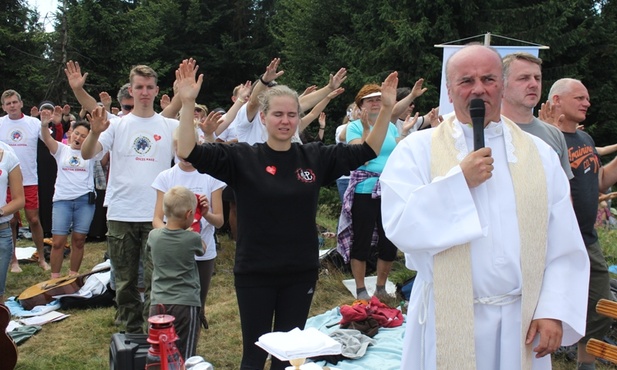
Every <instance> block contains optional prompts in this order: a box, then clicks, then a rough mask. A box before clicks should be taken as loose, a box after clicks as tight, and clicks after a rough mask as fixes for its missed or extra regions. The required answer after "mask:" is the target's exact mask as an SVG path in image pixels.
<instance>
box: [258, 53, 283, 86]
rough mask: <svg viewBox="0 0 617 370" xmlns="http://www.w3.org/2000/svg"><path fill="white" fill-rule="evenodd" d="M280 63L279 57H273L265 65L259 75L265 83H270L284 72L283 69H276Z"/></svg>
mask: <svg viewBox="0 0 617 370" xmlns="http://www.w3.org/2000/svg"><path fill="white" fill-rule="evenodd" d="M280 64H281V58H274V59H272V61H270V64H268V66H267V67H266V72H265V73H264V74H263V76H261V79H262V80H263V82H265V83H270V82H272V81H274V80H276V79H277V78H279V77H280V76H282V75H283V73H285V71H277V69H278V68H279V65H280Z"/></svg>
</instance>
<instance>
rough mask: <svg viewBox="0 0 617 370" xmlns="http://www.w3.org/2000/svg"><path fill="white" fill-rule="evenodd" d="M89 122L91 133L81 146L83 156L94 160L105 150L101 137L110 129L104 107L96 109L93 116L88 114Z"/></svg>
mask: <svg viewBox="0 0 617 370" xmlns="http://www.w3.org/2000/svg"><path fill="white" fill-rule="evenodd" d="M88 121H90V133H89V134H88V136H87V137H86V140H84V142H83V143H82V144H81V156H82V157H83V158H84V159H90V158H93V157H94V156H95V155H97V154H98V153H99V152H100V151H101V150H103V145H101V143H99V136H101V133H102V132H103V131H105V130H107V128H108V127H109V120H108V119H107V112H106V111H105V108H103V107H96V108H94V110H93V111H92V114H90V113H88Z"/></svg>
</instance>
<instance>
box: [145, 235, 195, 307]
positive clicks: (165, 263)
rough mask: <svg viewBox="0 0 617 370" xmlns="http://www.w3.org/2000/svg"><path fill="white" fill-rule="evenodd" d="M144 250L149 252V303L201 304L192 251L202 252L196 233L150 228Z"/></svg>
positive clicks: (193, 252)
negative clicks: (150, 258)
mask: <svg viewBox="0 0 617 370" xmlns="http://www.w3.org/2000/svg"><path fill="white" fill-rule="evenodd" d="M146 248H147V253H150V254H151V255H152V263H153V264H154V269H153V271H152V291H151V294H150V298H151V305H156V304H167V305H169V304H174V305H186V306H197V307H200V306H201V301H200V298H199V294H200V286H199V272H198V271H197V264H196V262H195V255H198V256H201V255H203V254H204V250H203V246H202V244H201V237H200V236H199V234H197V233H196V232H193V231H188V230H183V229H179V230H169V229H166V228H161V229H154V230H152V231H150V234H149V235H148V242H147V247H146Z"/></svg>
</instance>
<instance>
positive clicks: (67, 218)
mask: <svg viewBox="0 0 617 370" xmlns="http://www.w3.org/2000/svg"><path fill="white" fill-rule="evenodd" d="M94 208H95V205H94V204H89V203H88V194H87V193H86V194H84V195H82V196H80V197H79V198H77V199H73V200H58V201H55V202H54V204H53V208H52V212H51V233H52V234H54V235H69V230H70V229H71V225H72V226H73V232H76V233H79V234H88V232H89V231H90V223H92V218H93V217H94Z"/></svg>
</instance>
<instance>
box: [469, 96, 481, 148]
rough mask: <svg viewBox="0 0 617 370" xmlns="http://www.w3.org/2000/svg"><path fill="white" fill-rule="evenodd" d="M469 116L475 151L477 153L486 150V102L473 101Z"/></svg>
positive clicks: (470, 105)
mask: <svg viewBox="0 0 617 370" xmlns="http://www.w3.org/2000/svg"><path fill="white" fill-rule="evenodd" d="M469 115H470V116H471V123H472V125H473V150H474V151H476V150H478V149H481V148H484V100H482V99H473V100H471V104H469Z"/></svg>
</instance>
